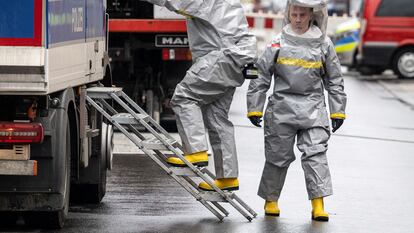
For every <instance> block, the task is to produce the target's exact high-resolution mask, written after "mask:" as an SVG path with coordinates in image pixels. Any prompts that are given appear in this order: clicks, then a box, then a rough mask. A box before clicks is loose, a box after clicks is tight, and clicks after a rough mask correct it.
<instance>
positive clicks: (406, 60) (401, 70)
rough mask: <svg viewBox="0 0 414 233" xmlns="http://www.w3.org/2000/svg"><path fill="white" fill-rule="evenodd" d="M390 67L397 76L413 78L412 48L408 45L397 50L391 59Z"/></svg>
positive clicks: (413, 57) (413, 50) (413, 61)
mask: <svg viewBox="0 0 414 233" xmlns="http://www.w3.org/2000/svg"><path fill="white" fill-rule="evenodd" d="M392 68H393V70H394V73H395V74H396V75H398V77H399V78H402V79H412V78H414V48H413V47H408V48H404V49H402V50H400V51H399V52H397V54H395V56H394V59H393V63H392Z"/></svg>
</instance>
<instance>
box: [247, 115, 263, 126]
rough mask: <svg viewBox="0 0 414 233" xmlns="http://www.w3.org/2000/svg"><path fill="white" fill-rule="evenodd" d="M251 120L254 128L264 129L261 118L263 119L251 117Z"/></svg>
mask: <svg viewBox="0 0 414 233" xmlns="http://www.w3.org/2000/svg"><path fill="white" fill-rule="evenodd" d="M249 120H250V122H252V124H253V125H254V126H257V127H262V126H261V125H260V122H262V118H261V117H258V116H251V117H249Z"/></svg>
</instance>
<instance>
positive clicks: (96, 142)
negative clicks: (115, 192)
mask: <svg viewBox="0 0 414 233" xmlns="http://www.w3.org/2000/svg"><path fill="white" fill-rule="evenodd" d="M97 125H98V127H99V126H100V132H101V134H100V135H99V136H97V137H94V138H92V140H93V141H92V147H93V148H99V149H97V150H93V151H94V154H93V155H92V157H91V158H90V160H89V166H88V167H87V168H83V170H81V172H83V174H84V175H85V176H87V177H89V178H88V179H87V180H86V181H83V182H82V183H77V184H74V185H72V193H71V202H72V203H77V204H98V203H100V202H101V200H102V198H103V197H104V196H105V193H106V172H107V167H108V165H107V141H108V139H107V137H108V136H107V134H108V125H107V124H106V123H105V122H103V121H102V117H98V124H97Z"/></svg>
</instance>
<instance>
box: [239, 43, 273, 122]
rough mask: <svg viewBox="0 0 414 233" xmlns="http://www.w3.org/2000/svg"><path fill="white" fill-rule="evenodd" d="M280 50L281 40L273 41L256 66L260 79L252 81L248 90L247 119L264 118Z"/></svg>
mask: <svg viewBox="0 0 414 233" xmlns="http://www.w3.org/2000/svg"><path fill="white" fill-rule="evenodd" d="M279 48H280V42H279V40H277V39H276V40H274V41H272V43H271V44H270V45H268V46H267V47H266V49H265V51H264V52H263V54H262V55H261V56H260V57H259V59H258V60H257V63H256V66H257V68H258V70H259V77H258V78H257V79H252V80H251V81H250V85H249V89H248V90H247V111H248V113H247V117H250V116H259V117H262V116H263V109H264V105H265V102H266V92H267V91H268V90H269V88H270V84H271V81H272V76H273V72H274V67H275V57H276V56H277V54H278V52H279Z"/></svg>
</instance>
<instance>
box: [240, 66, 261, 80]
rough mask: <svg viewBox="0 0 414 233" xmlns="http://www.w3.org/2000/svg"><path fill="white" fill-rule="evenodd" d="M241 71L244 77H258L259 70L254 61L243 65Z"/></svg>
mask: <svg viewBox="0 0 414 233" xmlns="http://www.w3.org/2000/svg"><path fill="white" fill-rule="evenodd" d="M242 73H243V76H244V78H245V79H257V78H258V77H259V71H258V70H257V67H256V65H255V64H254V63H250V64H247V65H245V66H244V67H243V71H242Z"/></svg>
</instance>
